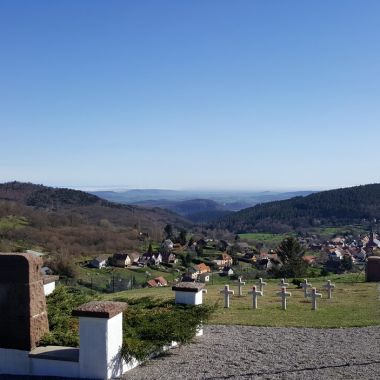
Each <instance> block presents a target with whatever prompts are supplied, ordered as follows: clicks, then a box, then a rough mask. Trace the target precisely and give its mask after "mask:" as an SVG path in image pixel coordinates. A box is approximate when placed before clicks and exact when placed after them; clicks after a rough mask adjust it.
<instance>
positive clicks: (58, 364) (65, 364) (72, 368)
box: [30, 358, 80, 378]
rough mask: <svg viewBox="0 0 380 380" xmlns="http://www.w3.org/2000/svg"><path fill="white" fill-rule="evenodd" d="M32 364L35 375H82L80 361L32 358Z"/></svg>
mask: <svg viewBox="0 0 380 380" xmlns="http://www.w3.org/2000/svg"><path fill="white" fill-rule="evenodd" d="M30 364H31V367H30V374H31V375H33V376H65V377H76V378H78V377H79V376H80V373H79V363H78V362H70V361H62V360H51V359H37V358H30Z"/></svg>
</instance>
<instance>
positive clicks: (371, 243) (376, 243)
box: [365, 231, 380, 253]
mask: <svg viewBox="0 0 380 380" xmlns="http://www.w3.org/2000/svg"><path fill="white" fill-rule="evenodd" d="M376 248H380V240H378V239H376V237H375V234H374V233H373V231H372V232H371V233H370V235H369V239H368V242H367V244H366V245H365V251H366V252H367V253H372V252H373V250H374V249H376Z"/></svg>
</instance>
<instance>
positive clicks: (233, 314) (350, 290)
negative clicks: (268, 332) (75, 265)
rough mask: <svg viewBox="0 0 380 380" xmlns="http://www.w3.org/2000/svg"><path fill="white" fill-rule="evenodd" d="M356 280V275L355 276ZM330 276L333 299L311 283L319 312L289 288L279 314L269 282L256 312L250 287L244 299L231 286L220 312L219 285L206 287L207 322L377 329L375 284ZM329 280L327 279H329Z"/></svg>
mask: <svg viewBox="0 0 380 380" xmlns="http://www.w3.org/2000/svg"><path fill="white" fill-rule="evenodd" d="M356 276H357V275H356ZM345 277H346V276H333V277H331V278H332V279H333V280H334V282H336V285H337V286H336V289H335V291H334V292H333V299H331V300H328V299H327V294H326V292H325V291H324V290H322V285H323V284H324V283H325V281H324V279H322V278H319V279H310V282H312V284H313V286H316V287H317V289H318V291H319V292H321V293H322V294H323V297H322V299H319V300H318V310H317V311H312V310H311V303H310V301H309V300H305V299H304V297H303V292H302V289H297V287H296V286H294V285H291V286H289V287H288V290H289V291H290V292H291V293H292V296H291V297H290V298H288V310H286V311H283V310H281V307H280V306H281V304H280V298H279V297H278V296H277V295H276V293H277V292H278V291H279V286H278V285H277V283H278V280H268V286H267V287H266V288H265V291H264V297H260V298H259V300H258V306H259V308H258V309H257V310H253V309H252V298H251V297H250V296H248V295H247V292H248V290H249V287H251V286H252V283H250V284H249V285H248V284H247V286H245V287H244V295H243V296H242V297H238V296H237V295H236V294H237V286H236V284H235V283H231V284H230V288H231V289H233V290H234V291H235V295H234V296H233V297H232V299H231V307H230V308H229V309H224V308H223V305H224V303H223V295H221V294H219V290H220V289H222V285H208V286H207V291H208V292H207V295H205V298H204V300H205V303H206V304H216V305H217V311H216V313H215V315H214V316H213V317H212V318H211V320H210V321H209V323H210V324H226V325H228V324H234V325H252V326H276V327H280V326H282V327H284V326H285V327H317V328H340V327H356V326H370V325H380V301H379V291H378V284H377V283H365V282H352V281H354V277H353V276H348V277H347V278H345ZM329 278H330V277H329ZM118 296H123V297H128V298H138V297H145V296H151V297H157V298H172V297H173V292H172V291H171V289H170V287H168V288H155V289H137V290H130V291H125V292H120V293H114V294H108V295H106V296H104V297H105V298H106V299H117V297H118Z"/></svg>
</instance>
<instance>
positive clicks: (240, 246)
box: [234, 242, 252, 253]
mask: <svg viewBox="0 0 380 380" xmlns="http://www.w3.org/2000/svg"><path fill="white" fill-rule="evenodd" d="M234 248H235V249H236V251H237V252H241V253H247V252H252V249H251V247H250V246H249V244H248V243H246V242H238V243H236V244H235V245H234Z"/></svg>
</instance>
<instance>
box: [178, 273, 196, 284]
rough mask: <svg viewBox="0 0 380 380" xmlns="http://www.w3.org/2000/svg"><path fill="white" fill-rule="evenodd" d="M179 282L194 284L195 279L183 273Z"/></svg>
mask: <svg viewBox="0 0 380 380" xmlns="http://www.w3.org/2000/svg"><path fill="white" fill-rule="evenodd" d="M181 282H195V279H194V278H193V277H192V276H191V275H189V274H188V273H185V274H183V275H182V278H181Z"/></svg>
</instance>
